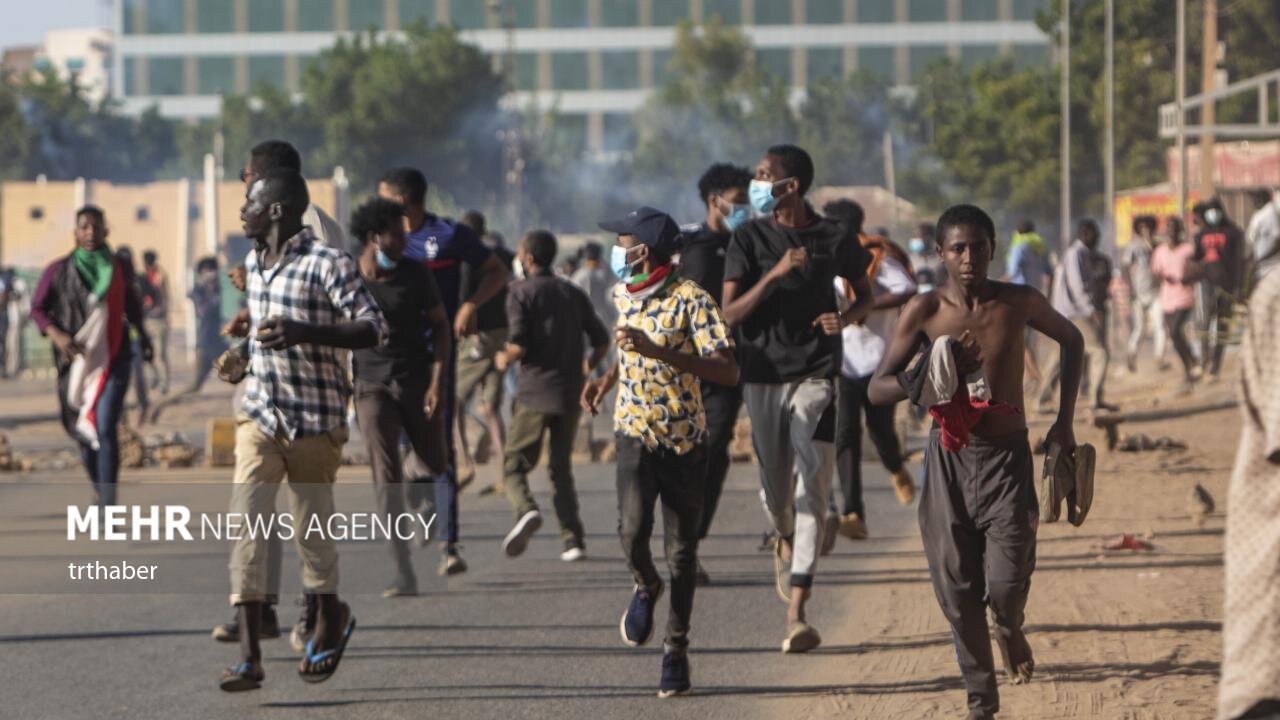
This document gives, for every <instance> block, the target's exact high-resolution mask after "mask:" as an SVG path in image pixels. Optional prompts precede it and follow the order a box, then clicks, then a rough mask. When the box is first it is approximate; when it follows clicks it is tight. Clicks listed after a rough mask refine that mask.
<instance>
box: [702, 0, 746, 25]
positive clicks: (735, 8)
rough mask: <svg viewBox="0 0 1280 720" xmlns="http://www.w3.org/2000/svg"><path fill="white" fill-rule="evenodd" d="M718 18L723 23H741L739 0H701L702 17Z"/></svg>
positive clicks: (708, 18)
mask: <svg viewBox="0 0 1280 720" xmlns="http://www.w3.org/2000/svg"><path fill="white" fill-rule="evenodd" d="M713 17H718V18H720V20H721V22H723V23H724V24H725V25H740V24H742V2H741V0H702V19H703V20H710V19H711V18H713Z"/></svg>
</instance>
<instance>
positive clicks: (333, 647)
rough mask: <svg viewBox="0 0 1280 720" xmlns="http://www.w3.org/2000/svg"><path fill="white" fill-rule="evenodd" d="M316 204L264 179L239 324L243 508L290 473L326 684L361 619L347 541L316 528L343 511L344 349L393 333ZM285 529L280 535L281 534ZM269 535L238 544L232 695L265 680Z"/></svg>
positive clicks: (310, 659) (257, 506) (308, 666)
mask: <svg viewBox="0 0 1280 720" xmlns="http://www.w3.org/2000/svg"><path fill="white" fill-rule="evenodd" d="M309 202H310V198H309V194H308V192H307V184H306V182H305V181H304V180H303V179H302V176H301V175H299V174H298V173H291V172H290V173H285V172H282V173H275V174H269V175H267V176H266V177H262V178H258V179H256V180H255V181H254V182H253V183H252V184H251V185H250V186H249V188H248V190H247V191H246V192H245V203H244V206H243V207H242V208H241V210H240V218H241V221H242V222H243V224H244V234H245V235H246V236H247V237H249V238H251V239H253V241H254V245H255V247H254V249H253V250H252V251H250V252H249V254H248V257H247V258H246V260H245V271H246V275H247V280H248V304H249V318H248V320H247V321H237V322H236V323H235V324H234V327H233V332H234V334H236V335H237V336H240V337H249V344H248V347H249V363H250V373H249V376H248V378H247V380H246V387H245V391H244V400H243V402H242V405H241V410H242V412H241V414H240V415H239V416H238V417H237V419H236V468H235V480H234V482H235V491H234V494H233V498H232V508H233V511H234V512H243V513H246V517H250V518H252V517H259V518H260V517H261V516H264V515H270V514H271V513H273V512H274V508H275V496H276V492H277V491H278V490H279V488H280V482H281V481H282V480H285V479H286V478H287V479H288V481H289V505H290V512H291V513H292V515H293V519H294V537H295V538H296V542H297V546H298V555H299V556H301V558H302V584H303V587H304V588H306V590H307V592H308V593H309V594H310V595H312V596H313V597H314V598H315V601H314V602H315V607H316V609H317V613H316V625H315V630H314V634H313V635H312V636H311V637H310V638H309V639H308V640H307V641H306V644H305V646H304V648H303V657H302V661H301V662H300V663H299V665H298V675H299V676H300V677H301V678H302V679H303V680H304V681H306V682H311V683H315V682H322V681H324V680H327V679H329V677H331V676H332V675H333V673H334V672H335V671H337V669H338V663H339V662H340V661H341V659H342V653H343V650H344V649H345V648H346V645H347V640H348V638H350V636H351V632H352V630H353V629H354V628H355V617H354V616H353V615H352V614H351V608H350V607H348V606H347V605H346V604H345V603H342V602H339V600H338V595H337V590H338V549H337V546H336V545H335V542H334V539H333V538H332V537H331V536H329V535H328V534H326V533H307V532H305V531H306V529H307V528H308V527H309V526H310V523H311V522H312V521H316V522H320V523H322V524H323V523H326V522H327V521H328V519H329V517H330V516H331V515H332V514H333V512H334V505H333V482H334V480H335V479H336V478H337V474H338V465H339V464H340V462H341V460H342V446H343V445H344V444H345V443H346V440H347V402H348V401H349V400H350V399H351V387H350V385H349V383H348V382H347V375H346V368H345V367H344V366H343V365H342V364H341V363H340V362H339V361H338V352H337V350H336V348H348V349H353V350H354V349H358V348H366V347H371V346H373V345H376V344H378V343H380V342H383V341H384V340H385V335H386V329H385V324H384V322H383V319H382V315H381V313H380V312H379V311H378V307H377V305H376V304H375V302H374V300H373V298H372V297H371V296H370V295H369V291H368V290H366V289H365V286H364V283H363V282H361V280H360V275H359V271H358V270H357V268H356V264H355V262H354V261H353V260H352V259H351V256H350V255H347V254H346V252H344V251H342V250H338V249H335V248H332V247H328V246H325V245H321V244H320V243H318V242H316V241H315V240H314V239H313V237H312V235H311V231H310V229H309V228H307V227H305V226H303V224H302V216H303V212H304V211H305V210H306V208H307V205H308V204H309ZM272 534H274V533H272ZM263 535H264V534H263V533H245V534H243V535H242V536H241V537H240V538H239V539H237V540H236V541H235V544H234V545H233V547H232V551H231V563H230V569H231V604H232V605H234V606H235V607H236V612H237V625H238V637H239V641H240V651H241V661H240V663H239V664H237V665H234V666H232V667H229V668H227V669H226V670H225V671H223V674H222V680H221V683H220V687H221V688H222V689H223V690H225V691H227V692H238V691H243V690H253V689H256V688H259V687H261V686H262V681H263V678H264V677H265V673H264V672H263V667H262V651H261V648H260V647H259V642H258V641H259V637H260V636H261V634H262V629H263V628H262V624H263V614H262V611H263V604H264V601H265V600H266V599H267V597H268V593H269V592H270V590H271V589H270V588H269V587H268V584H269V582H268V570H267V567H266V565H267V560H266V558H267V554H268V553H267V545H268V542H267V540H266V538H265V537H263Z"/></svg>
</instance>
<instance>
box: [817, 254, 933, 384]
mask: <svg viewBox="0 0 1280 720" xmlns="http://www.w3.org/2000/svg"><path fill="white" fill-rule="evenodd" d="M873 284H874V285H875V291H876V294H877V295H880V294H884V293H888V294H890V295H901V294H903V293H913V292H915V291H916V283H915V281H914V280H912V279H911V275H910V274H909V273H907V270H906V268H904V267H902V264H901V263H899V262H898V261H897V260H894V259H893V258H891V257H885V258H883V259H882V260H881V261H880V269H879V270H878V271H877V273H876V279H875V283H873ZM835 288H836V304H837V305H838V306H839V308H840V312H844V311H845V310H848V309H849V305H850V304H851V303H850V302H849V299H848V297H847V296H846V295H845V291H844V278H836V280H835ZM897 322H898V308H890V309H888V310H872V311H871V314H870V315H868V316H867V319H866V320H864V321H862V323H861V324H858V325H850V326H848V327H846V328H845V329H844V331H843V333H842V340H843V342H844V361H843V362H842V363H841V365H840V374H841V375H844V376H845V377H847V378H860V377H867V376H868V375H870V374H872V373H874V372H875V371H876V368H878V367H880V360H881V359H882V358H884V351H885V348H886V347H887V346H888V344H889V336H890V335H892V334H893V326H894V325H895V324H896V323H897Z"/></svg>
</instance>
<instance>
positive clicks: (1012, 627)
mask: <svg viewBox="0 0 1280 720" xmlns="http://www.w3.org/2000/svg"><path fill="white" fill-rule="evenodd" d="M924 476H925V479H924V490H923V491H922V492H921V495H920V513H919V518H920V535H921V537H922V539H923V540H924V552H925V556H926V557H927V558H928V560H929V578H930V579H931V580H932V582H933V592H934V594H935V595H936V596H937V598H938V604H939V605H940V606H942V614H943V615H945V616H946V618H947V621H948V622H950V623H951V638H952V641H953V642H954V644H955V650H956V660H958V661H959V663H960V674H961V675H963V676H964V684H965V689H966V690H967V691H968V694H969V707H970V709H981V710H985V711H986V712H988V713H995V712H996V711H998V710H999V709H1000V699H999V695H998V694H997V692H996V673H995V660H994V658H993V656H992V652H991V638H990V636H989V634H988V629H987V607H988V606H990V608H991V610H992V613H993V615H994V616H995V621H996V632H997V633H1001V634H1002V635H1004V637H1006V638H1007V637H1010V636H1011V635H1013V634H1015V633H1019V632H1021V630H1022V621H1023V610H1024V609H1025V608H1026V605H1027V594H1028V593H1029V592H1030V591H1031V573H1032V571H1033V570H1034V569H1035V563H1036V524H1037V521H1038V517H1039V504H1038V503H1037V502H1036V490H1035V485H1034V484H1033V480H1032V458H1031V447H1030V446H1029V445H1028V444H1027V434H1026V431H1025V430H1023V431H1021V432H1018V433H1014V434H1010V435H1006V436H1003V437H1000V438H994V439H980V438H974V439H973V440H972V441H971V444H970V445H969V446H968V447H966V448H964V449H963V450H959V451H957V452H948V451H946V450H943V449H942V441H941V435H940V433H939V430H938V429H937V428H936V427H935V428H934V429H933V430H932V431H931V432H930V433H929V443H928V446H927V449H926V450H925V459H924Z"/></svg>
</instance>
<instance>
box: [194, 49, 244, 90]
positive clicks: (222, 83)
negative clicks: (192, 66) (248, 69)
mask: <svg viewBox="0 0 1280 720" xmlns="http://www.w3.org/2000/svg"><path fill="white" fill-rule="evenodd" d="M235 91H236V63H235V60H233V59H232V58H229V57H202V58H199V59H198V60H197V61H196V92H197V93H199V94H200V95H224V94H228V95H229V94H231V93H234V92H235Z"/></svg>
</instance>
